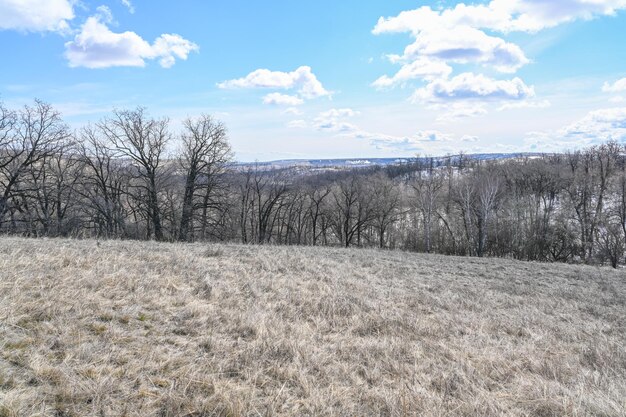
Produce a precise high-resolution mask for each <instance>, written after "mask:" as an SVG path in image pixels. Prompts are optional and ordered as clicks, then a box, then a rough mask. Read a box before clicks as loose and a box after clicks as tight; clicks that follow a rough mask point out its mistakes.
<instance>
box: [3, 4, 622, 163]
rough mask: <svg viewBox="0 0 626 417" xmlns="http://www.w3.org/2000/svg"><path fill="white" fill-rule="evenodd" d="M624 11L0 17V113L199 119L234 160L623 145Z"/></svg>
mask: <svg viewBox="0 0 626 417" xmlns="http://www.w3.org/2000/svg"><path fill="white" fill-rule="evenodd" d="M625 40H626V0H491V1H476V2H470V1H467V2H455V1H430V2H427V1H404V0H394V1H389V0H368V1H356V0H342V1H337V0H333V1H330V0H317V1H315V2H312V1H307V2H304V1H293V0H271V1H264V2H260V1H252V0H247V1H244V0H229V1H216V0H206V1H200V0H178V1H166V0H158V1H156V0H95V1H93V0H0V46H1V47H2V50H3V51H4V56H5V58H3V60H2V61H1V62H0V102H2V103H4V105H5V106H7V107H10V108H19V107H21V106H24V105H28V104H31V103H33V100H34V99H35V98H37V99H40V100H43V101H45V102H48V103H50V104H52V105H53V106H55V108H57V109H58V110H59V111H60V112H61V113H62V115H63V117H64V119H65V120H66V122H67V123H68V124H69V125H70V126H71V127H72V128H75V129H77V131H78V130H79V128H80V127H81V126H82V125H84V124H86V123H88V122H97V121H99V120H101V119H102V118H103V117H105V116H107V115H108V114H110V112H111V111H113V110H114V109H132V108H135V107H137V106H144V107H146V108H147V109H148V112H149V114H150V115H151V116H153V117H169V118H170V121H171V130H172V132H173V134H174V137H175V136H176V133H177V132H179V131H180V129H181V124H182V121H183V120H184V119H185V118H187V117H194V116H198V115H200V114H203V113H205V114H211V115H213V116H214V117H215V118H217V119H219V120H221V121H222V122H223V123H224V124H225V125H226V126H227V128H228V131H229V139H230V142H231V144H232V147H233V150H234V152H235V155H236V158H237V159H238V160H240V161H254V160H259V161H266V160H276V159H313V158H362V157H368V158H372V157H407V156H415V155H422V156H424V155H430V156H435V155H445V154H449V153H458V152H461V151H463V152H468V153H479V152H480V153H482V152H489V153H500V152H518V151H530V152H559V151H563V150H572V149H578V148H581V147H587V146H591V145H594V144H598V143H602V142H605V141H607V140H616V141H619V142H626V41H625Z"/></svg>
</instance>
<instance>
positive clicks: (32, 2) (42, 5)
mask: <svg viewBox="0 0 626 417" xmlns="http://www.w3.org/2000/svg"><path fill="white" fill-rule="evenodd" d="M73 5H74V1H72V0H0V30H3V29H12V30H21V31H27V32H46V31H50V32H67V31H69V24H68V22H69V21H70V20H72V19H73V18H74V7H73Z"/></svg>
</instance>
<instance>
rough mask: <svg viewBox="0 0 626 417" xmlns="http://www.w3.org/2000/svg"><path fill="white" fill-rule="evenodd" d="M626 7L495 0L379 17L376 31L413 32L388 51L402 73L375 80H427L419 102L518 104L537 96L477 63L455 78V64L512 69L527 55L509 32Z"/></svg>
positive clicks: (611, 2) (585, 1)
mask: <svg viewBox="0 0 626 417" xmlns="http://www.w3.org/2000/svg"><path fill="white" fill-rule="evenodd" d="M625 8H626V0H560V1H540V0H491V1H489V2H486V3H476V4H469V5H468V4H464V3H459V4H457V5H455V6H452V7H441V8H437V9H433V8H432V7H430V6H422V7H419V8H417V9H414V10H407V11H403V12H401V13H399V14H398V15H397V16H391V17H381V18H380V19H379V20H378V22H377V24H376V25H375V27H374V28H373V30H372V33H374V34H376V35H380V34H385V33H408V34H409V35H410V36H411V37H412V38H413V40H412V41H411V43H410V44H409V45H408V46H406V48H405V49H404V51H403V53H402V54H395V55H389V58H390V60H391V61H392V62H394V63H399V64H401V65H402V68H401V69H400V70H399V71H398V73H397V74H396V75H395V76H393V77H389V76H387V75H383V76H382V77H380V78H378V79H377V80H376V81H374V83H373V84H372V85H373V86H374V87H376V88H385V87H391V86H394V85H398V84H400V85H402V84H404V83H406V81H408V80H413V79H421V80H422V81H425V82H426V83H427V85H426V86H425V87H422V88H420V89H418V90H417V91H416V93H415V94H414V96H413V98H414V99H419V100H426V101H431V100H433V99H435V100H439V101H445V100H464V99H470V100H499V101H502V102H506V101H516V102H520V103H521V102H522V101H523V100H525V99H527V98H529V97H532V96H534V91H533V88H532V87H528V86H527V85H526V84H525V83H524V82H523V81H522V80H521V79H520V78H513V79H511V80H495V79H492V78H488V77H486V76H483V75H480V74H478V75H476V74H474V73H473V72H476V69H475V68H471V69H470V70H469V71H471V72H466V73H464V74H460V75H457V76H455V77H453V78H450V77H451V76H452V75H453V74H452V71H451V65H452V64H459V65H474V66H479V67H488V68H490V69H494V70H496V71H499V72H503V73H515V72H516V71H517V70H518V69H519V68H521V67H522V66H524V65H526V64H528V63H529V62H530V60H529V59H528V58H527V57H526V55H525V54H524V51H523V50H522V49H521V48H520V47H519V46H518V45H516V44H514V43H512V42H509V41H506V40H505V39H504V38H503V36H504V35H507V34H508V33H510V32H528V33H532V32H537V31H539V30H542V29H545V28H550V27H554V26H557V25H560V24H563V23H566V22H571V21H574V20H579V19H591V18H594V17H596V16H603V15H611V14H614V13H615V12H617V11H618V10H621V9H625ZM466 71H467V70H466ZM616 84H617V83H616ZM625 84H626V82H625ZM618 88H619V86H618V85H615V86H613V85H608V84H607V85H605V91H609V90H611V91H612V90H613V89H618ZM525 103H530V101H525ZM534 103H538V102H534ZM525 105H526V104H519V105H518V106H517V107H521V106H525ZM541 105H543V103H542V104H541ZM527 106H533V105H532V104H528V105H527ZM513 107H515V105H513V106H511V107H509V108H513ZM504 108H507V107H504Z"/></svg>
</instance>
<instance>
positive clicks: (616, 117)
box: [558, 107, 626, 143]
mask: <svg viewBox="0 0 626 417" xmlns="http://www.w3.org/2000/svg"><path fill="white" fill-rule="evenodd" d="M558 136H560V137H563V138H566V139H570V140H575V141H583V142H585V143H598V142H606V141H608V140H617V141H626V107H615V108H608V109H599V110H594V111H591V112H589V113H588V114H587V115H585V116H584V117H583V118H582V119H580V120H578V121H576V122H574V123H572V124H570V125H569V126H566V127H564V128H563V129H561V130H559V131H558Z"/></svg>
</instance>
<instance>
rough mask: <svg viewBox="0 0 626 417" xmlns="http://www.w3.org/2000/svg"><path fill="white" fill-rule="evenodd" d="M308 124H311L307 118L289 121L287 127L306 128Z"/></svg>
mask: <svg viewBox="0 0 626 417" xmlns="http://www.w3.org/2000/svg"><path fill="white" fill-rule="evenodd" d="M308 126H309V124H308V123H307V122H306V121H305V120H292V121H290V122H288V123H287V127H288V128H290V129H304V128H306V127H308Z"/></svg>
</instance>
